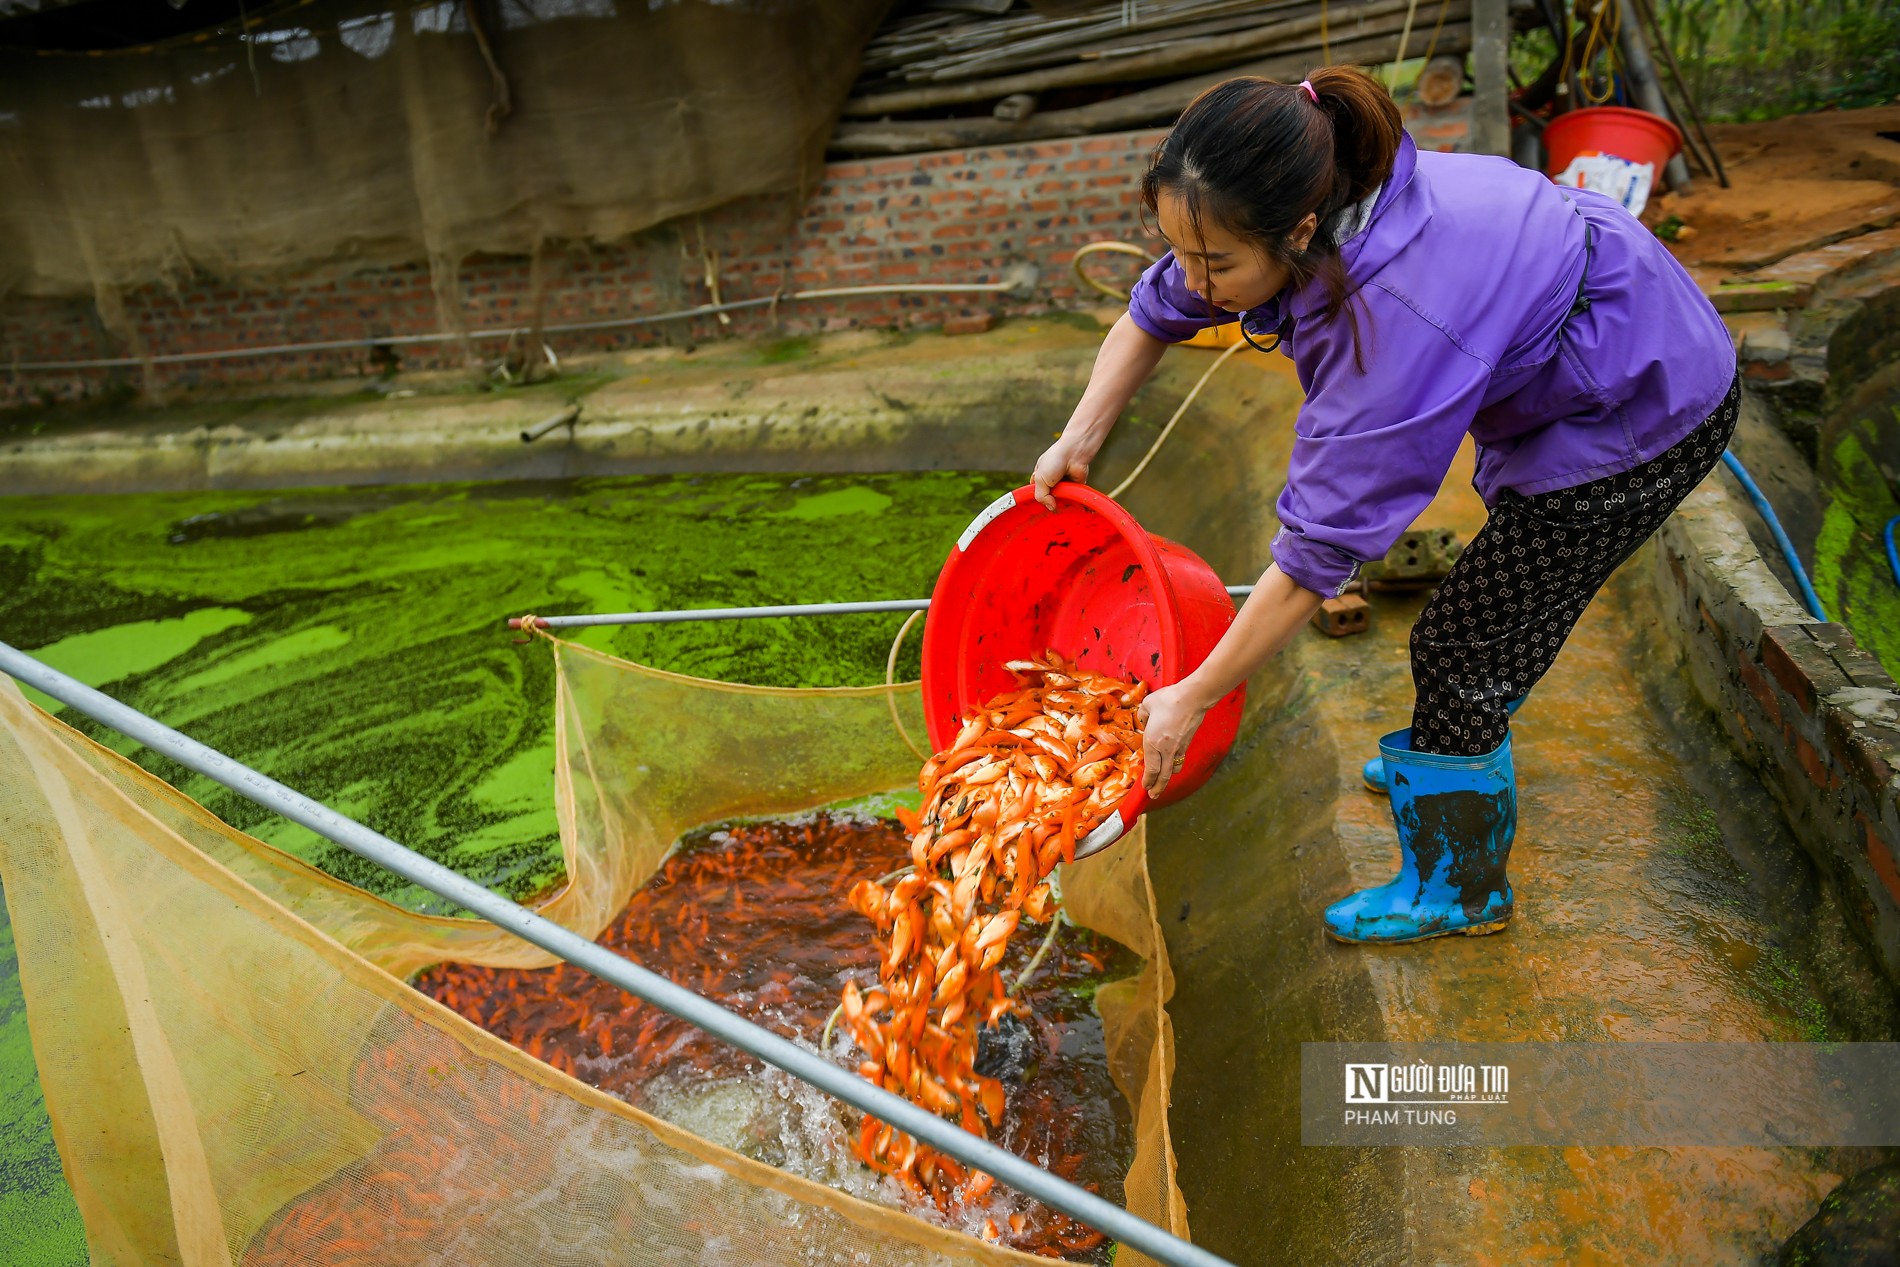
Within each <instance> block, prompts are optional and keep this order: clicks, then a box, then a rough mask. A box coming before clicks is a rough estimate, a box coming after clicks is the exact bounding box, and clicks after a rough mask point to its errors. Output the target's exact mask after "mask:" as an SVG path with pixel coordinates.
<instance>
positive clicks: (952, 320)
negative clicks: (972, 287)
mask: <svg viewBox="0 0 1900 1267" xmlns="http://www.w3.org/2000/svg"><path fill="white" fill-rule="evenodd" d="M995 326H996V314H995V313H993V312H975V313H963V314H959V315H957V316H954V317H945V318H944V322H943V332H944V333H945V334H982V333H983V332H984V331H986V330H990V329H993V328H995Z"/></svg>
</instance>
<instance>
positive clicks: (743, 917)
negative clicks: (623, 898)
mask: <svg viewBox="0 0 1900 1267" xmlns="http://www.w3.org/2000/svg"><path fill="white" fill-rule="evenodd" d="M907 851H908V841H907V838H906V836H905V834H904V832H903V830H902V828H901V827H899V826H898V825H897V824H896V823H893V822H890V821H888V820H884V819H871V818H853V817H847V816H841V815H832V814H819V815H813V816H809V817H805V818H801V819H798V820H793V821H778V822H766V823H748V824H744V825H738V826H729V827H726V828H723V829H716V830H709V831H705V832H701V833H698V834H696V835H695V836H692V837H689V838H688V839H687V841H686V842H684V844H683V845H682V847H681V848H680V849H679V850H677V851H676V852H675V853H674V855H673V856H672V858H671V859H669V861H668V862H667V864H666V865H665V866H664V867H663V868H662V869H661V871H660V872H659V874H657V875H656V876H655V877H654V878H653V879H652V881H651V882H649V883H648V885H647V886H646V887H645V888H644V889H643V890H641V891H640V892H639V893H637V894H635V896H634V898H633V901H632V902H631V903H629V905H628V907H627V909H626V911H625V912H624V913H623V914H622V916H621V917H620V918H619V919H618V920H617V921H615V923H614V924H613V925H612V926H611V927H610V928H609V929H608V930H607V931H606V932H605V933H603V934H602V935H601V937H600V939H599V940H600V943H601V944H602V945H604V946H607V947H609V948H611V949H613V950H616V951H619V952H621V953H622V954H625V955H627V956H628V957H629V958H632V959H635V960H637V961H639V962H640V963H642V964H644V965H645V966H647V967H648V968H651V969H652V970H654V971H656V972H658V973H660V974H661V975H663V976H666V977H668V978H670V979H672V980H674V981H676V982H678V983H680V984H682V985H685V986H688V987H689V988H692V989H694V990H697V991H699V992H700V993H702V994H704V995H706V996H707V997H709V998H711V999H714V1000H715V1001H717V1002H719V1003H721V1004H723V1005H725V1006H726V1007H729V1008H731V1009H732V1010H733V1011H735V1012H738V1013H739V1014H740V1015H742V1016H745V1017H747V1018H748V1019H750V1020H753V1021H756V1022H758V1023H759V1024H762V1025H764V1026H766V1027H767V1028H768V1029H771V1030H773V1031H775V1032H777V1033H779V1034H782V1035H784V1036H786V1037H788V1038H792V1039H794V1040H795V1041H799V1042H802V1043H804V1044H806V1045H808V1046H810V1047H811V1048H813V1049H814V1050H816V1049H817V1047H818V1044H819V1043H820V1041H821V1040H822V1037H823V1035H824V1031H825V1026H826V1021H827V1019H828V1018H829V1016H830V1015H831V1012H832V1009H833V1006H834V1004H835V1002H836V1000H837V998H838V995H839V992H840V991H841V990H842V989H843V986H844V983H845V982H846V981H848V980H855V981H858V982H859V983H860V984H865V985H868V984H870V983H873V982H875V981H876V980H877V950H876V947H875V945H874V944H873V943H872V941H871V939H870V938H868V937H867V936H866V927H865V921H864V920H863V918H862V917H861V916H859V915H858V914H856V913H855V912H853V911H851V910H850V909H849V908H848V907H847V906H846V905H845V901H844V898H845V895H846V893H848V892H849V890H850V888H851V886H852V885H853V884H855V883H856V882H857V881H859V880H861V879H864V878H866V877H872V876H877V875H881V874H884V873H886V872H888V871H890V870H891V869H893V868H895V867H897V866H899V865H902V863H903V862H904V861H905V860H906V859H907V856H908V853H907ZM1022 940H1026V941H1029V942H1031V943H1033V942H1034V941H1035V940H1036V939H1034V938H1030V939H1022ZM1033 952H1034V946H1033V944H1032V945H1027V946H1013V947H1012V951H1011V956H1010V957H1009V958H1008V959H1007V960H1006V961H1005V965H1004V970H1005V972H1006V974H1007V975H1008V976H1009V977H1010V978H1011V979H1012V980H1013V979H1014V978H1015V975H1016V974H1017V973H1019V972H1020V971H1021V969H1022V967H1023V965H1024V964H1025V963H1026V962H1027V961H1028V959H1029V957H1030V956H1031V954H1033ZM1137 966H1138V965H1137V963H1136V961H1135V959H1134V957H1133V956H1132V955H1130V954H1129V953H1128V952H1127V951H1125V950H1123V949H1122V948H1120V947H1118V946H1116V945H1115V944H1114V943H1112V942H1109V941H1107V940H1106V939H1102V938H1098V937H1096V936H1095V935H1094V934H1092V933H1088V932H1085V931H1080V930H1076V929H1065V930H1064V933H1063V935H1062V936H1061V937H1059V938H1058V940H1057V941H1056V943H1055V945H1054V947H1053V949H1052V951H1051V953H1050V954H1049V955H1048V956H1047V957H1046V958H1045V959H1044V961H1043V965H1042V967H1041V968H1040V969H1039V970H1038V972H1037V974H1036V976H1035V977H1034V979H1033V980H1032V981H1031V982H1030V983H1029V984H1028V986H1027V987H1026V988H1025V989H1024V991H1023V993H1022V997H1023V998H1024V1000H1025V1001H1026V1002H1027V1004H1028V1006H1029V1009H1030V1011H1031V1018H1030V1020H1029V1022H1028V1023H1027V1024H1026V1025H1025V1026H1024V1027H1023V1028H1022V1030H1021V1032H1020V1033H1018V1034H1016V1035H1014V1036H1013V1037H1015V1038H1016V1039H1017V1040H1018V1041H1017V1042H1016V1044H1015V1049H1014V1050H1007V1048H1008V1047H1009V1044H1008V1043H1006V1042H1001V1041H999V1042H996V1043H994V1044H993V1046H992V1049H991V1050H989V1051H986V1053H985V1059H986V1061H991V1062H994V1063H995V1064H996V1065H997V1066H998V1067H1001V1068H1003V1070H1004V1076H1005V1082H1006V1087H1007V1099H1008V1111H1007V1113H1006V1115H1005V1126H1004V1129H1003V1131H1002V1132H1000V1134H999V1136H998V1138H997V1140H996V1142H997V1143H999V1144H1001V1145H1002V1146H1003V1147H1005V1148H1007V1149H1009V1150H1010V1151H1011V1152H1014V1153H1016V1154H1017V1155H1019V1156H1022V1157H1024V1158H1026V1159H1028V1160H1030V1161H1032V1162H1035V1163H1036V1164H1038V1165H1041V1166H1044V1167H1047V1168H1048V1169H1050V1170H1053V1171H1054V1172H1056V1173H1057V1174H1060V1175H1063V1176H1064V1177H1065V1178H1068V1179H1070V1180H1072V1181H1074V1182H1076V1183H1079V1184H1082V1185H1083V1186H1085V1187H1088V1188H1090V1189H1092V1190H1095V1191H1097V1192H1100V1193H1102V1194H1103V1195H1105V1196H1107V1197H1109V1198H1110V1199H1112V1200H1118V1199H1119V1198H1120V1195H1121V1176H1122V1174H1123V1173H1124V1172H1125V1170H1126V1168H1127V1165H1128V1162H1129V1160H1130V1158H1131V1156H1132V1152H1133V1133H1132V1129H1131V1126H1130V1120H1129V1115H1128V1110H1127V1107H1126V1105H1125V1104H1124V1103H1123V1101H1122V1099H1121V1097H1120V1095H1119V1094H1118V1093H1117V1092H1116V1091H1115V1090H1114V1088H1113V1085H1112V1084H1111V1082H1110V1080H1109V1075H1108V1067H1107V1057H1106V1052H1105V1048H1104V1045H1103V1040H1102V1029H1101V1022H1100V1020H1099V1019H1098V1018H1097V1017H1096V1015H1095V1013H1094V1009H1093V1006H1092V999H1093V997H1094V991H1095V988H1096V987H1097V986H1099V985H1100V984H1101V983H1102V982H1103V981H1104V980H1107V979H1112V978H1114V977H1117V976H1122V975H1126V974H1128V973H1130V972H1132V971H1134V969H1135V968H1136V967H1137ZM416 986H417V988H418V989H420V990H421V991H423V992H424V993H426V994H428V995H430V996H431V997H432V998H435V999H436V1000H438V1001H439V1002H442V1003H444V1004H446V1005H447V1006H449V1007H451V1008H453V1009H455V1010H456V1011H458V1012H460V1013H461V1014H462V1015H464V1016H466V1017H468V1018H469V1019H470V1020H472V1021H474V1022H476V1023H477V1024H479V1025H481V1026H483V1027H484V1028H486V1029H488V1030H490V1031H491V1032H493V1033H495V1034H497V1035H498V1036H500V1037H502V1038H504V1039H506V1040H507V1041H508V1042H510V1043H513V1044H514V1045H515V1046H517V1047H519V1048H521V1049H522V1050H524V1051H526V1052H528V1053H529V1054H530V1055H533V1056H536V1057H538V1058H539V1059H542V1060H545V1061H547V1062H548V1063H549V1064H551V1065H553V1066H555V1067H556V1068H558V1069H561V1070H562V1071H563V1072H566V1073H568V1074H570V1075H572V1076H574V1077H576V1078H579V1079H580V1080H581V1081H583V1082H587V1083H590V1084H592V1085H594V1086H596V1087H599V1088H600V1089H602V1090H604V1091H607V1092H608V1093H610V1094H612V1095H616V1096H618V1097H620V1098H621V1099H624V1100H626V1101H627V1102H629V1103H631V1104H635V1105H638V1106H639V1107H641V1108H643V1109H645V1110H647V1111H648V1112H651V1113H653V1114H654V1115H655V1116H657V1117H661V1118H664V1119H666V1120H667V1121H670V1122H672V1123H674V1124H675V1125H678V1126H682V1127H684V1128H686V1129H687V1130H690V1131H692V1132H693V1133H695V1134H697V1135H699V1136H701V1137H703V1138H705V1139H709V1140H712V1141H714V1142H716V1143H719V1144H721V1145H724V1146H725V1147H727V1148H731V1149H733V1150H734V1151H736V1152H738V1153H741V1154H743V1155H745V1156H748V1157H751V1158H753V1159H755V1160H757V1161H761V1162H765V1163H766V1164H768V1165H773V1166H778V1167H781V1168H783V1169H785V1170H788V1171H790V1172H792V1173H794V1174H798V1175H801V1176H804V1177H806V1178H809V1179H813V1180H816V1181H818V1182H821V1183H825V1184H828V1185H830V1186H832V1187H835V1188H839V1189H841V1190H843V1191H846V1192H850V1193H852V1194H853V1195H856V1196H859V1197H863V1198H865V1199H867V1200H872V1201H877V1202H880V1203H883V1204H886V1205H897V1206H902V1207H904V1208H907V1209H911V1210H912V1211H913V1212H914V1213H917V1214H919V1215H920V1216H922V1217H925V1218H929V1219H932V1220H933V1221H935V1222H938V1223H941V1224H944V1225H946V1226H950V1227H955V1228H958V1229H959V1230H962V1231H966V1232H969V1233H971V1234H973V1235H974V1234H978V1233H979V1232H980V1231H981V1229H982V1228H983V1225H984V1223H985V1222H986V1221H993V1222H994V1224H995V1226H996V1227H997V1228H998V1229H1000V1230H1001V1231H1002V1235H1003V1239H1004V1241H1005V1242H1006V1243H1008V1244H1011V1245H1013V1246H1014V1247H1016V1248H1019V1249H1024V1250H1028V1251H1030V1252H1034V1253H1042V1254H1048V1255H1051V1256H1057V1257H1066V1258H1070V1259H1074V1260H1078V1261H1096V1262H1105V1261H1107V1257H1106V1255H1107V1247H1106V1246H1104V1245H1100V1244H1099V1243H1097V1242H1096V1238H1095V1237H1094V1235H1093V1234H1092V1233H1090V1232H1089V1231H1088V1230H1087V1229H1085V1228H1082V1227H1080V1226H1079V1225H1077V1224H1075V1223H1073V1222H1072V1221H1070V1220H1068V1219H1067V1218H1065V1217H1064V1216H1062V1215H1060V1214H1057V1213H1056V1212H1054V1211H1052V1210H1049V1209H1047V1208H1046V1207H1044V1206H1042V1205H1040V1204H1039V1203H1036V1202H1033V1201H1030V1200H1029V1199H1027V1198H1025V1197H1022V1196H1020V1195H1018V1194H1016V1193H1013V1192H1010V1191H1007V1190H1005V1189H1003V1188H1001V1187H1000V1186H999V1187H997V1188H995V1189H992V1190H991V1192H990V1193H989V1194H988V1196H987V1197H986V1198H985V1199H984V1200H982V1201H978V1202H972V1203H970V1204H968V1205H965V1206H962V1207H950V1208H939V1207H937V1206H935V1205H931V1204H927V1203H920V1202H918V1201H917V1200H916V1199H915V1198H913V1197H911V1196H910V1195H909V1194H907V1193H906V1192H905V1191H904V1190H903V1189H902V1188H901V1187H900V1185H898V1183H897V1182H896V1181H895V1180H892V1179H889V1178H886V1177H884V1176H881V1175H879V1174H877V1173H876V1172H874V1171H872V1170H871V1169H870V1168H869V1167H867V1166H865V1165H863V1164H862V1163H861V1162H860V1161H858V1159H857V1158H856V1157H854V1156H853V1155H852V1151H851V1145H850V1141H851V1137H852V1136H853V1135H854V1134H855V1132H856V1126H857V1117H858V1115H857V1113H856V1112H855V1111H854V1110H851V1109H849V1108H848V1107H846V1106H844V1105H842V1104H839V1103H838V1102H836V1101H834V1100H832V1099H831V1098H830V1097H828V1096H826V1095H825V1094H823V1093H822V1092H820V1091H817V1090H816V1089H814V1088H811V1087H809V1086H807V1085H805V1084H803V1083H801V1082H798V1081H797V1080H796V1079H794V1078H791V1077H790V1076H789V1075H786V1074H782V1073H780V1072H778V1071H777V1070H773V1069H770V1068H768V1067H766V1066H764V1065H763V1064H761V1063H760V1062H758V1061H756V1060H754V1059H753V1058H751V1057H749V1056H747V1055H745V1054H744V1053H742V1052H739V1051H737V1050H736V1049H734V1048H731V1047H728V1046H726V1045H725V1044H723V1043H720V1042H718V1041H717V1040H715V1039H712V1038H710V1037H709V1036H707V1035H706V1034H704V1033H703V1032H702V1031H700V1030H698V1029H696V1028H695V1027H693V1026H691V1025H688V1024H686V1023H685V1022H683V1021H679V1020H675V1019H674V1018H672V1017H670V1016H667V1015H666V1014H665V1013H663V1012H660V1011H659V1010H658V1009H656V1008H653V1007H651V1006H648V1005H646V1004H643V1003H641V1002H640V1001H639V1000H637V999H635V998H633V997H632V996H631V995H628V994H626V993H624V992H623V991H621V990H619V989H617V988H615V987H613V986H610V985H608V984H606V983H605V982H602V981H600V980H598V979H596V978H594V977H592V976H589V975H588V974H586V973H584V972H582V971H580V970H579V969H576V968H571V967H567V966H561V967H557V968H550V969H545V970H540V971H521V970H498V969H492V968H482V967H475V966H469V965H459V964H457V965H443V966H441V967H438V968H435V969H432V970H430V971H429V972H426V973H424V974H422V976H421V977H419V978H418V979H417V981H416ZM828 1054H829V1055H830V1057H831V1058H832V1059H833V1060H835V1061H837V1062H838V1063H839V1064H841V1065H845V1066H847V1067H855V1065H856V1062H857V1055H856V1053H855V1052H854V1051H853V1049H852V1045H851V1043H850V1041H849V1039H848V1038H847V1037H846V1036H845V1035H844V1034H842V1033H841V1032H840V1033H834V1034H833V1036H832V1040H831V1048H830V1050H829V1052H828Z"/></svg>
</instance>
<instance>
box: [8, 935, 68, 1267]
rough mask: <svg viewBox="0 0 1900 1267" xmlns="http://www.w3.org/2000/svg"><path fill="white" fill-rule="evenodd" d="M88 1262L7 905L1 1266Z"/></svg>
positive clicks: (60, 1266)
mask: <svg viewBox="0 0 1900 1267" xmlns="http://www.w3.org/2000/svg"><path fill="white" fill-rule="evenodd" d="M85 1262H86V1231H85V1227H84V1225H83V1224H81V1223H80V1221H79V1207H78V1206H77V1205H75V1204H74V1203H73V1196H72V1191H71V1189H69V1188H68V1187H67V1186H66V1177H65V1174H64V1172H63V1171H62V1170H61V1169H60V1163H59V1150H58V1149H57V1148H55V1147H54V1144H53V1124H52V1122H51V1121H50V1120H49V1119H48V1117H47V1115H46V1100H45V1097H44V1096H43V1095H42V1094H41V1092H40V1081H39V1072H38V1068H37V1066H36V1065H35V1064H34V1061H33V1046H32V1042H31V1039H30V1037H29V1035H28V1034H27V1028H26V1002H25V999H24V998H23V997H22V995H21V992H20V966H19V963H18V961H17V959H16V958H15V955H14V947H13V924H12V921H10V920H9V919H8V918H7V911H6V904H5V903H4V901H0V1263H10V1264H14V1265H15V1267H68V1265H69V1264H70V1265H74V1267H77V1265H78V1264H83V1263H85Z"/></svg>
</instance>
